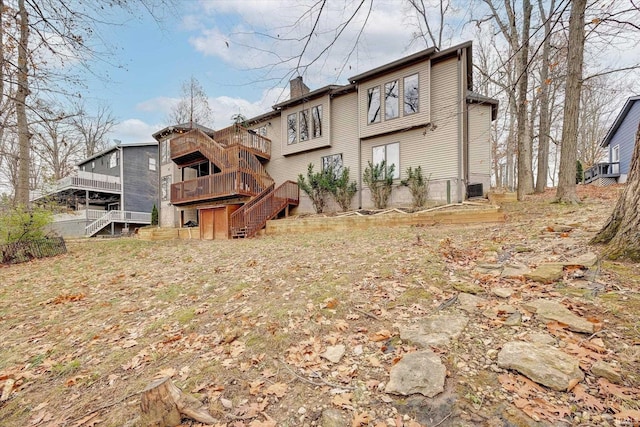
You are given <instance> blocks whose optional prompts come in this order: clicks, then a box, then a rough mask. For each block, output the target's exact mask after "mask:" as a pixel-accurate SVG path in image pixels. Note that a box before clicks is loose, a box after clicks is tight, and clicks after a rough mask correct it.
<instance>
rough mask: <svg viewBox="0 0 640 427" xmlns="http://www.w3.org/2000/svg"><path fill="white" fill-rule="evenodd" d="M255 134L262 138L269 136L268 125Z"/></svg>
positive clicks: (261, 127)
mask: <svg viewBox="0 0 640 427" xmlns="http://www.w3.org/2000/svg"><path fill="white" fill-rule="evenodd" d="M255 132H256V133H257V134H258V135H260V136H267V125H264V126H260V127H259V128H258V129H256V131H255Z"/></svg>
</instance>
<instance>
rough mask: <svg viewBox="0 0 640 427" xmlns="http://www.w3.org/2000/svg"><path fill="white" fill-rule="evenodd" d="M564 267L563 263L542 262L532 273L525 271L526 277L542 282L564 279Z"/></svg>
mask: <svg viewBox="0 0 640 427" xmlns="http://www.w3.org/2000/svg"><path fill="white" fill-rule="evenodd" d="M563 271H564V267H563V266H562V264H542V265H540V266H538V268H536V269H535V270H533V271H532V272H530V273H525V274H524V277H525V278H527V279H529V280H533V281H535V282H540V283H553V282H555V281H556V280H560V279H562V273H563Z"/></svg>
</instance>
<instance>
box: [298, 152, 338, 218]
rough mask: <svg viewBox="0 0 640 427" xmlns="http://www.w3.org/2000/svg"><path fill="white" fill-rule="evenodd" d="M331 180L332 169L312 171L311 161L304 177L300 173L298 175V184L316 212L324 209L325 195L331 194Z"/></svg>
mask: <svg viewBox="0 0 640 427" xmlns="http://www.w3.org/2000/svg"><path fill="white" fill-rule="evenodd" d="M332 180H333V171H332V169H327V170H324V171H320V172H313V164H311V163H309V167H308V169H307V177H306V178H305V177H304V176H303V175H302V174H300V175H298V186H299V187H300V189H301V190H302V191H304V192H305V193H306V194H307V196H309V198H310V199H311V203H313V208H314V209H315V210H316V213H322V212H323V211H324V208H325V206H326V204H327V197H328V196H329V194H331V186H332Z"/></svg>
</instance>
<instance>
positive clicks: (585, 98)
mask: <svg viewBox="0 0 640 427" xmlns="http://www.w3.org/2000/svg"><path fill="white" fill-rule="evenodd" d="M605 80H606V79H605V78H604V76H601V77H600V78H597V79H595V80H592V81H589V82H588V84H585V85H583V87H582V100H581V102H580V105H581V108H580V118H579V120H580V126H579V128H578V160H580V161H581V162H582V165H583V166H584V167H585V168H589V167H591V166H592V165H594V164H596V163H598V162H599V161H601V160H602V159H603V158H604V156H605V152H604V149H603V148H602V147H601V146H600V144H601V143H602V140H603V139H604V137H605V134H606V132H607V123H608V122H609V119H610V118H611V117H612V115H613V109H612V106H613V105H614V104H615V96H616V94H615V92H612V91H610V90H609V87H610V85H607V84H606V83H607V82H606V81H605Z"/></svg>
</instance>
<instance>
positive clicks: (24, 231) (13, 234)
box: [0, 206, 53, 244]
mask: <svg viewBox="0 0 640 427" xmlns="http://www.w3.org/2000/svg"><path fill="white" fill-rule="evenodd" d="M52 222H53V213H52V212H51V210H49V209H46V208H42V207H38V206H34V207H32V208H26V207H24V206H17V207H14V208H12V209H9V210H7V211H4V212H1V213H0V244H1V243H15V242H20V241H25V240H37V239H42V238H44V237H45V236H46V235H47V232H46V226H47V225H49V224H51V223H52Z"/></svg>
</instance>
